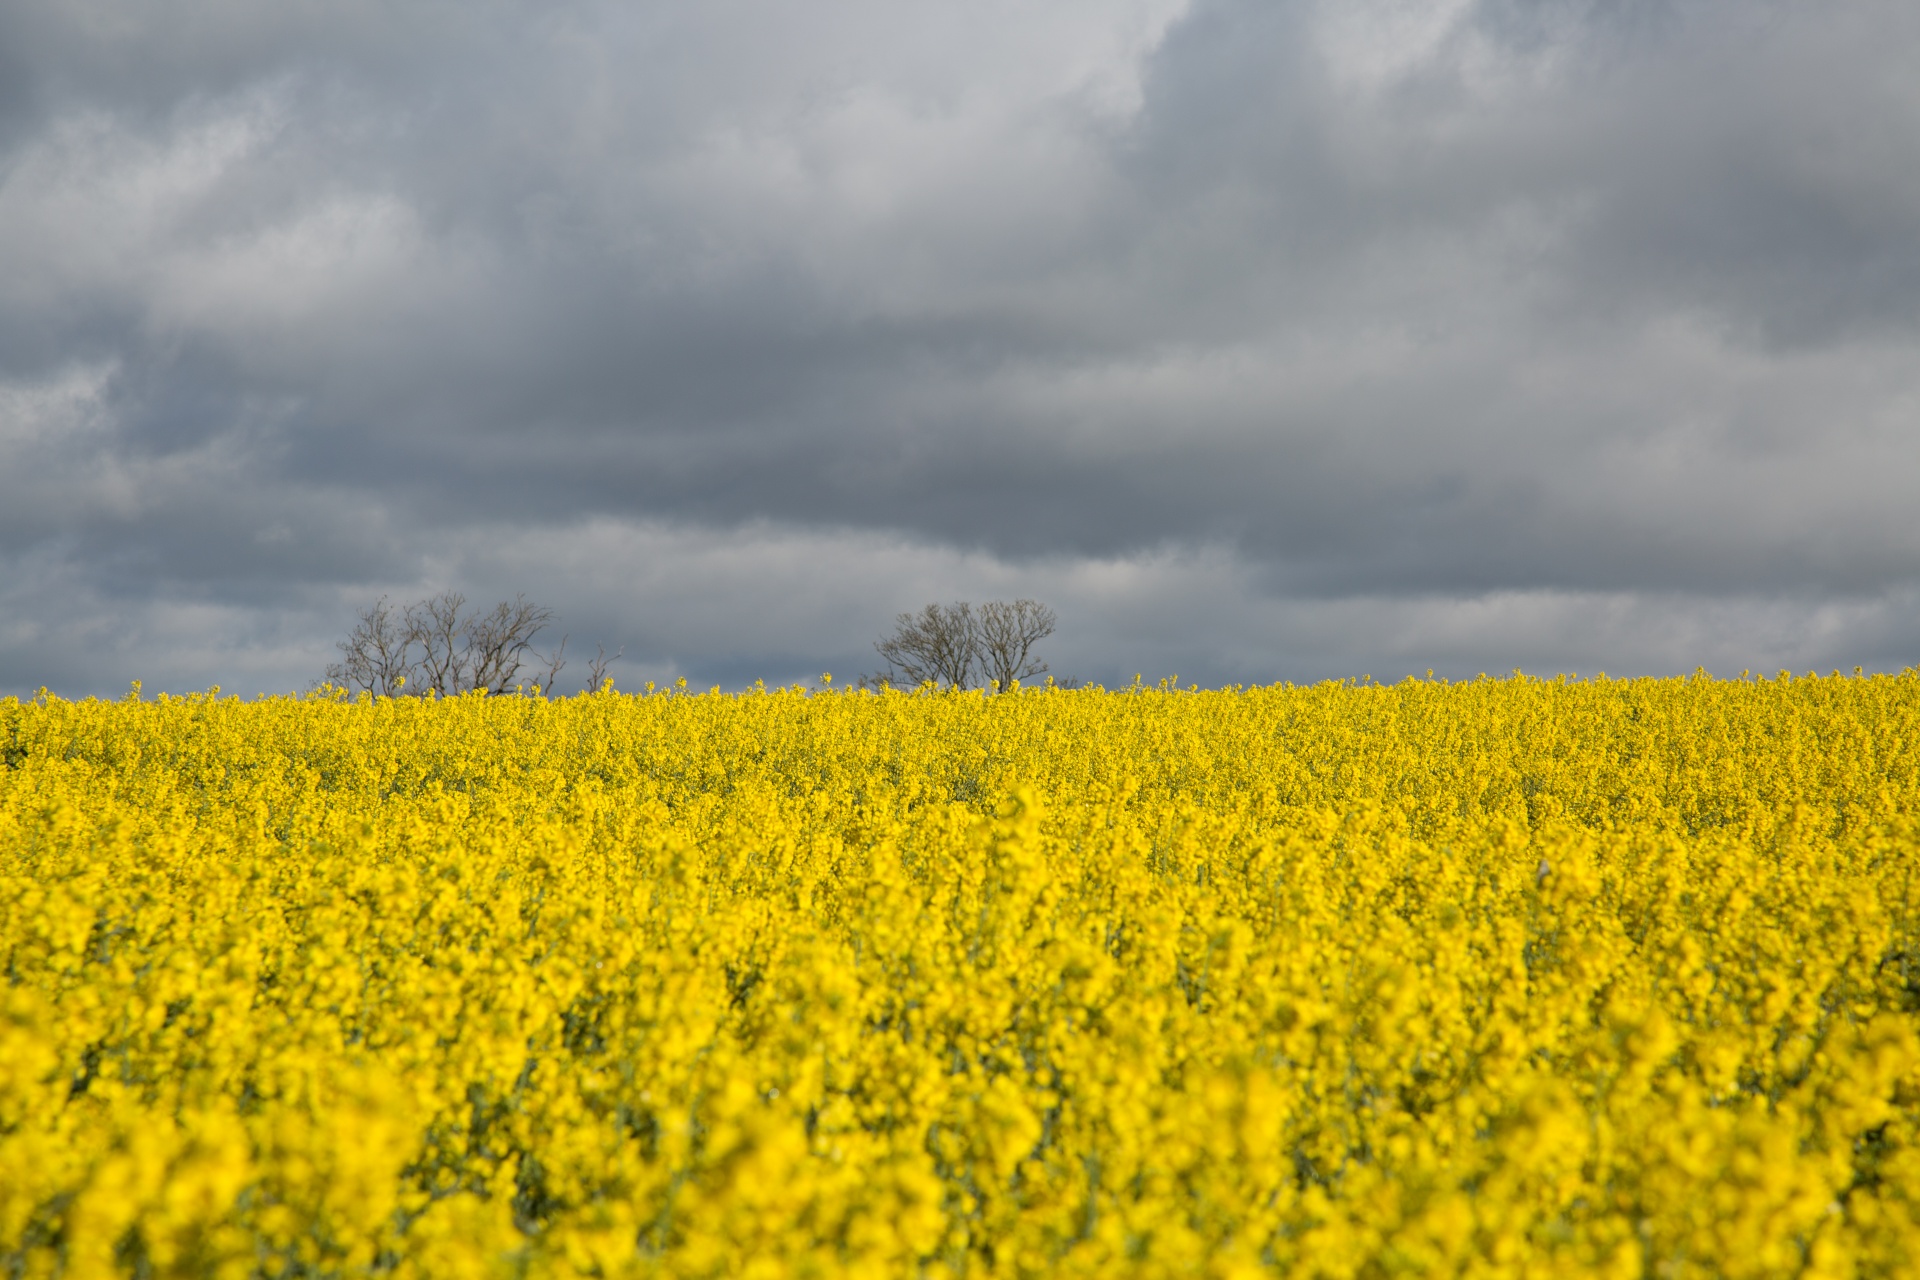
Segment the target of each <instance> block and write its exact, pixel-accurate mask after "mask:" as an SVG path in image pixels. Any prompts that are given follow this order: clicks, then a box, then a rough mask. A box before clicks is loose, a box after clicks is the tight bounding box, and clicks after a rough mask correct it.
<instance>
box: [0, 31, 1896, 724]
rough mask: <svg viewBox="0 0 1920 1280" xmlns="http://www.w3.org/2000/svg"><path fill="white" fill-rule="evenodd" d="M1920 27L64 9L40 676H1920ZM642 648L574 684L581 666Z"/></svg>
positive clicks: (4, 113)
mask: <svg viewBox="0 0 1920 1280" xmlns="http://www.w3.org/2000/svg"><path fill="white" fill-rule="evenodd" d="M1916 67H1920V6H1917V5H1915V4H1913V3H1912V0H1887V2H1885V3H1875V2H1873V0H1838V2H1830V3H1822V4H1814V3H1799V4H1795V3H1769V2H1768V0H1698V2H1691V0H1674V2H1671V3H1661V2H1659V0H1593V2H1591V3H1575V2H1566V3H1561V2H1558V0H1506V2H1504V3H1502V2H1498V0H1494V2H1488V3H1475V2H1473V0H1429V2H1424V3H1421V2H1414V0H1326V2H1325V3H1318V4H1316V3H1295V2H1289V0H1200V2H1197V3H1191V4H1187V3H1177V2H1174V0H1050V2H1049V3H1047V4H1043V5H1034V4H1029V3H1017V4H1016V3H1010V2H1006V0H965V2H964V3H961V2H960V0H952V2H951V3H947V2H933V0H816V2H815V3H810V4H804V5H796V4H791V3H785V2H783V0H764V2H752V0H709V2H707V3H701V4H686V3H676V4H635V3H630V2H627V0H622V2H619V3H614V2H612V0H609V2H607V3H575V2H571V0H561V2H556V0H539V2H538V3H525V4H518V3H512V2H510V0H379V3H361V2H359V0H288V2H286V3H277V4H264V5H263V4H257V3H251V2H247V0H6V3H4V4H0V692H16V693H26V692H31V691H32V690H33V689H35V688H37V687H38V686H40V685H47V686H50V687H51V688H52V689H53V690H54V691H56V692H58V693H61V694H64V695H67V696H81V695H87V694H102V695H110V694H117V693H120V692H122V691H124V690H125V689H126V687H127V682H128V681H129V680H130V679H134V678H139V679H142V680H144V681H145V682H146V685H147V688H148V689H149V690H154V689H159V688H169V689H173V690H185V689H192V688H204V687H206V686H207V685H209V684H214V683H218V684H220V685H222V686H224V687H225V688H227V689H228V690H229V691H234V692H241V693H247V694H251V693H254V692H256V691H267V692H276V691H285V690H289V689H294V688H298V687H304V686H306V685H307V684H308V683H310V682H311V681H312V680H313V679H314V678H315V677H316V676H317V675H319V673H320V671H321V669H322V668H324V666H325V665H326V663H327V661H328V660H329V658H330V657H331V656H332V645H333V643H334V642H335V641H336V640H338V639H339V638H340V637H341V636H342V635H344V634H345V632H346V631H347V629H348V628H349V627H350V626H351V625H352V623H353V620H354V614H355V610H356V609H358V608H359V607H361V606H363V605H366V604H368V603H370V602H371V601H372V600H374V599H375V598H377V597H378V596H380V595H381V594H383V593H385V594H388V595H391V596H392V597H394V598H395V599H400V600H405V599H412V598H417V597H419V596H422V595H425V594H427V593H429V592H432V591H436V590H440V589H443V588H448V587H451V588H456V589H459V590H462V591H464V592H466V594H467V595H469V596H470V597H473V598H476V599H480V600H485V601H491V600H494V599H498V598H500V597H502V596H510V595H512V594H514V593H516V592H524V593H526V594H527V595H528V596H529V597H530V598H533V599H535V600H537V601H540V602H543V603H546V604H548V605H550V606H552V607H553V608H554V609H556V610H557V611H558V612H559V613H560V614H561V615H562V619H563V626H564V630H566V631H567V632H569V633H570V634H571V636H572V646H571V647H572V649H574V650H578V649H579V648H581V647H582V643H583V642H584V647H585V648H586V650H587V651H588V653H589V654H590V653H591V652H592V649H593V645H594V642H596V641H601V642H604V643H605V645H606V647H607V649H608V650H609V651H613V650H617V649H623V650H624V654H625V657H624V659H623V660H622V662H621V663H620V664H619V666H618V667H616V669H615V670H616V673H617V675H618V677H619V679H620V682H621V684H622V685H623V686H625V687H633V686H634V685H636V684H637V683H639V682H640V681H643V680H646V679H667V678H672V677H675V676H680V675H684V676H686V677H687V678H688V680H689V681H690V682H692V683H694V684H696V685H700V686H704V685H706V684H709V683H720V684H725V685H729V686H737V685H739V684H741V683H743V682H747V681H751V680H752V679H754V678H765V679H766V680H768V681H769V683H772V682H776V681H777V682H787V681H791V680H794V679H798V678H801V677H803V676H809V675H816V674H817V673H819V672H820V671H823V670H830V671H833V672H835V673H836V674H838V675H841V676H842V677H843V678H844V677H847V676H852V675H855V674H858V673H859V672H861V671H863V670H871V669H873V668H874V667H875V666H876V665H877V660H876V658H875V655H873V653H872V651H871V648H870V645H871V642H872V640H873V639H874V638H875V637H876V636H878V635H879V634H881V633H882V632H883V631H884V630H885V629H886V628H887V626H888V624H889V622H890V620H891V618H892V617H893V615H894V614H895V613H897V612H899V611H900V610H903V609H908V608H913V607H916V606H918V605H920V604H923V603H925V602H927V601H929V600H951V599H958V598H967V599H973V600H981V599H988V598H1013V597H1016V596H1034V597H1038V598H1040V599H1042V600H1044V601H1046V602H1048V603H1050V604H1052V605H1053V607H1054V608H1055V609H1056V610H1057V612H1058V614H1059V617H1060V629H1059V632H1058V634H1057V635H1056V636H1055V637H1054V638H1053V639H1052V640H1051V641H1050V642H1049V643H1048V645H1047V646H1046V647H1045V649H1044V650H1043V656H1045V657H1047V658H1048V659H1049V660H1050V661H1051V663H1052V666H1053V669H1054V671H1055V672H1056V673H1057V674H1060V675H1073V676H1078V677H1081V678H1083V679H1090V680H1099V681H1103V682H1108V683H1111V682H1113V681H1115V680H1119V679H1130V678H1131V677H1132V674H1133V673H1134V672H1136V671H1141V672H1144V673H1146V675H1147V676H1148V678H1149V679H1157V678H1158V677H1160V676H1164V675H1168V674H1172V673H1176V672H1177V673H1179V675H1180V677H1181V679H1182V681H1183V682H1187V681H1197V682H1200V683H1202V684H1208V685H1213V684H1220V683H1224V682H1261V683H1265V682H1269V681H1273V680H1277V679H1291V680H1295V681H1306V680H1317V679H1323V678H1327V677H1333V676H1359V675H1362V674H1370V675H1373V676H1375V677H1376V678H1381V679H1397V678H1400V677H1403V676H1405V675H1407V674H1408V673H1410V672H1423V671H1424V670H1426V669H1427V668H1429V667H1431V668H1434V669H1436V670H1437V671H1438V672H1440V673H1442V674H1447V675H1452V676H1461V675H1473V674H1475V673H1477V672H1480V671H1489V672H1496V673H1497V672H1504V671H1507V670H1510V669H1512V668H1514V667H1521V668H1524V669H1526V670H1528V671H1531V672H1537V673H1552V672H1555V671H1568V672H1580V673H1583V674H1591V673H1593V672H1595V671H1597V670H1601V669H1604V670H1607V671H1609V672H1611V673H1614V674H1631V673H1667V672H1677V671H1687V670H1691V669H1693V668H1694V667H1696V666H1700V665H1704V666H1706V667H1707V668H1709V669H1710V670H1713V671H1716V672H1718V673H1721V674H1737V673H1738V672H1739V671H1740V670H1741V669H1743V668H1752V669H1754V670H1764V671H1768V672H1771V671H1773V670H1776V669H1778V668H1780V667H1782V666H1787V667H1792V668H1794V669H1795V670H1797V671H1804V670H1806V669H1809V668H1818V669H1821V670H1822V671H1824V670H1827V669H1830V668H1833V667H1843V668H1850V667H1852V666H1854V665H1855V664H1861V665H1864V666H1866V667H1868V668H1870V669H1894V670H1897V669H1900V668H1902V667H1904V666H1907V665H1909V664H1912V663H1915V662H1916V661H1920V75H1916V74H1915V68H1916ZM580 674H583V673H582V672H581V670H580V664H578V663H576V665H575V667H574V668H573V669H572V671H570V673H569V675H568V676H567V677H563V684H565V683H570V682H572V681H573V680H574V679H575V678H576V677H577V676H579V675H580Z"/></svg>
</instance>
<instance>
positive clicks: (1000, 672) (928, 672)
mask: <svg viewBox="0 0 1920 1280" xmlns="http://www.w3.org/2000/svg"><path fill="white" fill-rule="evenodd" d="M1054 622H1055V619H1054V614H1053V610H1051V609H1049V608H1047V606H1045V605H1043V604H1041V603H1040V602H1039V601H1037V600H1015V601H1013V602H1012V603H1008V602H1007V601H1004V600H989V601H988V602H987V603H985V604H983V605H981V606H979V608H978V609H976V608H975V607H974V606H973V605H971V604H969V603H967V602H966V601H964V600H961V601H958V602H956V603H954V604H948V605H939V604H930V605H928V606H927V607H926V608H924V609H922V610H921V611H920V612H919V613H903V614H901V615H900V616H899V617H898V618H896V619H895V620H894V627H893V634H892V635H890V636H888V637H886V638H885V639H883V640H880V641H878V642H876V643H875V644H874V646H873V647H874V648H875V649H876V650H877V651H878V652H879V654H880V656H881V657H883V658H885V659H886V660H887V670H886V671H884V672H881V673H880V674H879V675H875V676H863V677H862V678H861V681H860V683H861V684H862V685H863V686H869V687H871V686H874V685H879V684H883V683H887V684H899V685H919V684H923V683H925V682H926V681H928V680H931V681H933V682H934V683H935V684H944V685H949V686H951V687H953V688H956V689H970V688H973V687H974V685H975V682H976V680H977V681H978V682H979V683H981V684H985V683H987V682H989V681H998V682H999V687H1000V688H1002V689H1010V688H1012V687H1013V682H1014V681H1016V680H1024V679H1026V678H1027V677H1028V676H1035V675H1039V674H1040V673H1042V672H1044V671H1045V670H1046V669H1047V664H1046V663H1044V662H1042V661H1040V660H1039V658H1038V657H1037V656H1035V654H1034V652H1033V646H1034V645H1036V644H1038V643H1039V642H1040V641H1042V640H1044V639H1046V638H1047V637H1048V636H1050V635H1052V634H1053V627H1054Z"/></svg>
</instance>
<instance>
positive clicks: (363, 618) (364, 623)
mask: <svg viewBox="0 0 1920 1280" xmlns="http://www.w3.org/2000/svg"><path fill="white" fill-rule="evenodd" d="M412 647H413V632H412V630H411V628H410V627H409V626H408V624H407V618H406V616H405V615H404V614H402V613H400V612H397V611H396V610H395V609H394V608H393V606H392V605H390V604H388V603H387V598H386V597H385V596H381V597H380V599H379V600H377V601H375V602H374V604H373V605H372V606H370V607H369V608H366V609H363V610H362V611H361V612H360V617H359V620H358V621H357V622H355V624H354V628H353V630H352V632H351V633H349V634H348V636H347V638H346V639H345V640H342V641H341V642H340V645H339V648H340V661H338V662H335V663H332V664H330V665H329V666H328V667H327V679H328V680H329V681H331V682H332V683H334V684H337V685H341V686H344V687H347V688H352V689H363V690H366V691H367V692H370V693H375V694H379V695H381V696H382V697H388V698H390V697H393V696H394V695H396V694H398V693H400V692H401V691H402V690H403V689H405V687H406V684H407V677H408V675H409V673H410V672H411V671H412V670H413V659H412V655H411V652H410V651H411V649H412Z"/></svg>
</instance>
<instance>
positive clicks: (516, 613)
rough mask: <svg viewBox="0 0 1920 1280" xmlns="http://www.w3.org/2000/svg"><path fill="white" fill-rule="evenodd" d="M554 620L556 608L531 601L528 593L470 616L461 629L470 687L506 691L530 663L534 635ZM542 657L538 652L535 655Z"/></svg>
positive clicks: (492, 691) (489, 690)
mask: <svg viewBox="0 0 1920 1280" xmlns="http://www.w3.org/2000/svg"><path fill="white" fill-rule="evenodd" d="M552 621H553V610H551V609H543V608H541V607H540V606H539V605H537V604H530V603H528V601H527V598H526V597H525V596H515V597H514V598H513V599H512V600H511V601H507V600H502V601H501V602H500V603H499V604H497V605H495V606H494V607H493V609H492V611H491V612H488V613H483V614H480V615H479V616H477V617H474V618H470V619H468V620H467V622H466V624H465V625H464V626H463V627H462V628H461V633H462V635H463V636H464V638H465V640H466V646H465V649H464V651H463V654H462V657H463V658H464V660H465V663H466V666H467V671H466V678H467V687H468V688H471V689H485V690H486V691H487V692H488V693H505V692H506V691H507V690H508V689H511V688H512V687H513V682H514V680H515V679H517V678H518V677H519V675H520V669H521V668H522V667H523V666H524V665H526V660H527V657H528V654H529V651H530V650H531V649H532V647H533V638H534V636H536V635H538V634H539V632H540V629H541V628H542V627H544V626H546V625H547V624H548V623H549V622H552ZM534 656H536V657H537V656H538V655H534Z"/></svg>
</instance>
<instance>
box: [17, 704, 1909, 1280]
mask: <svg viewBox="0 0 1920 1280" xmlns="http://www.w3.org/2000/svg"><path fill="white" fill-rule="evenodd" d="M0 748H4V761H3V762H0V1270H4V1271H5V1273H6V1274H8V1275H12V1276H34V1277H40V1276H48V1277H51V1276H73V1277H92V1276H106V1275H129V1276H153V1277H163V1276H208V1275H211V1276H232V1277H246V1276H323V1275H324V1276H335V1275H341V1276H344V1275H356V1276H357V1275H374V1274H379V1275H389V1274H391V1275H395V1276H419V1277H431V1278H434V1280H443V1278H446V1280H451V1278H457V1277H465V1276H476V1277H478V1276H503V1277H504V1276H602V1277H615V1276H655V1275H658V1276H719V1275H746V1276H770V1277H771V1276H790V1275H798V1276H806V1275H818V1276H828V1275H869V1276H876V1277H877V1276H900V1275H928V1276H955V1277H959V1276H1025V1275H1032V1276H1038V1275H1076V1274H1080V1275H1114V1274H1128V1275H1142V1276H1147V1275H1167V1276H1175V1275H1178V1276H1187V1275H1194V1274H1212V1275H1220V1276H1250V1275H1258V1274H1288V1275H1302V1276H1327V1277H1362V1276H1391V1275H1421V1276H1426V1275H1456V1274H1457V1275H1468V1276H1489V1277H1491V1276H1569V1275H1604V1276H1619V1277H1623V1278H1624V1277H1640V1276H1674V1277H1679V1276H1730V1277H1743V1276H1753V1277H1760V1276H1784V1275H1811V1276H1849V1275H1897V1274H1903V1273H1909V1269H1910V1267H1911V1266H1912V1259H1914V1258H1916V1257H1920V936H1917V929H1920V922H1917V920H1916V907H1920V902H1917V901H1916V896H1917V895H1920V887H1917V886H1916V855H1917V854H1920V825H1916V824H1920V677H1916V676H1914V675H1912V674H1908V675H1902V676H1897V677H1868V678H1857V677H1856V678H1847V677H1834V678H1811V677H1809V678H1800V679H1789V678H1785V677H1782V678H1780V679H1777V680H1767V681H1754V680H1734V681H1716V680H1711V679H1707V678H1695V679H1688V680H1666V681H1662V680H1653V681H1640V680H1635V681H1609V680H1605V679H1599V680H1590V681H1579V680H1555V681H1540V680H1531V679H1525V678H1515V679H1511V680H1497V681H1495V680H1483V681H1476V682H1471V683H1466V684H1447V683H1444V682H1438V681H1409V682H1407V683H1404V684H1400V685H1393V686H1381V685H1373V684H1360V685H1354V684H1330V685H1322V686H1315V687H1311V688H1294V687H1286V686H1281V687H1273V688H1253V689H1231V690H1224V691H1214V692H1189V691H1181V690H1178V689H1175V688H1172V687H1163V688H1161V689H1157V690H1155V689H1132V690H1122V691H1114V692H1109V691H1103V690H1100V689H1085V690H1072V691H1068V690H1061V689H1025V690H1018V691H1015V692H1012V693H1007V694H1002V695H1000V696H996V697H981V696H978V695H968V694H954V693H932V692H926V691H923V692H920V693H917V694H909V693H901V692H891V691H890V692H885V693H872V692H865V691H852V692H847V693H839V692H832V693H825V692H820V691H807V690H802V689H798V688H796V689H786V690H755V691H753V692H750V693H747V694H743V695H723V694H717V693H716V694H709V695H704V696H686V695H685V694H682V693H671V694H665V693H663V694H654V695H651V696H649V695H639V696H625V695H617V694H613V693H610V692H603V693H599V694H594V695H583V696H580V697H577V698H571V699H562V700H555V701H545V700H540V699H530V698H500V697H487V696H484V695H470V696H463V697H458V698H447V699H426V700H421V699H370V698H362V699H360V700H358V701H352V700H346V699H342V698H335V697H309V698H288V699H265V700H260V701H255V702H242V701H239V700H235V699H221V698H218V697H217V696H194V697H188V698H162V699H160V700H158V701H155V700H151V699H149V700H144V701H143V700H134V699H130V700H128V701H125V702H118V703H103V702H92V701H89V702H80V703H73V702H65V701H61V700H58V699H53V698H47V697H42V698H38V699H35V700H33V701H31V702H17V701H6V702H0Z"/></svg>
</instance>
